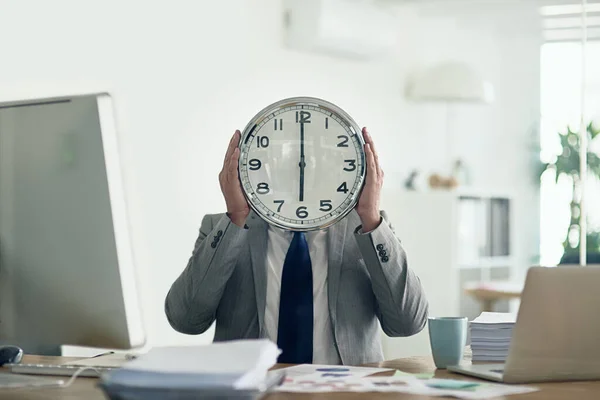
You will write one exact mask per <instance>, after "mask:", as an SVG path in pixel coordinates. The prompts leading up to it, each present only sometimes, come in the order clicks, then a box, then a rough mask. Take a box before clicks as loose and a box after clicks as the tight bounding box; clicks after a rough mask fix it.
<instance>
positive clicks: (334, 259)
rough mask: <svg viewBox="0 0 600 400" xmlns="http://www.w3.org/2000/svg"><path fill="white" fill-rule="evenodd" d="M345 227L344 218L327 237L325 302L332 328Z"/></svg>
mask: <svg viewBox="0 0 600 400" xmlns="http://www.w3.org/2000/svg"><path fill="white" fill-rule="evenodd" d="M347 225H348V221H347V218H344V219H342V220H341V221H339V222H338V223H336V224H334V225H333V226H331V227H330V228H329V233H328V235H327V250H328V256H327V263H328V269H327V301H328V303H329V315H330V317H331V323H332V325H333V326H334V328H335V322H336V317H337V308H336V306H337V296H338V291H339V287H340V273H341V271H342V255H343V254H344V243H345V242H346V228H347ZM334 330H335V329H334Z"/></svg>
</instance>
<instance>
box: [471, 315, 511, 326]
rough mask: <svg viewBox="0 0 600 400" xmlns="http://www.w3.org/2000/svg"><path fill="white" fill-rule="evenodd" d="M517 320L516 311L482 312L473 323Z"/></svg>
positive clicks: (508, 322)
mask: <svg viewBox="0 0 600 400" xmlns="http://www.w3.org/2000/svg"><path fill="white" fill-rule="evenodd" d="M515 322H517V314H516V313H501V312H482V313H481V314H480V315H479V316H478V317H477V318H475V319H474V320H473V321H471V324H514V323H515Z"/></svg>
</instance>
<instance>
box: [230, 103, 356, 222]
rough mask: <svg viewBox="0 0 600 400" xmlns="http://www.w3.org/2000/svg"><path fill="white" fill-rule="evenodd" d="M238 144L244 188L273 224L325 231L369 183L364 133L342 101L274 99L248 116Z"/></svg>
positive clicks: (254, 208)
mask: <svg viewBox="0 0 600 400" xmlns="http://www.w3.org/2000/svg"><path fill="white" fill-rule="evenodd" d="M239 147H240V159H239V166H238V168H239V174H240V181H241V184H242V189H243V192H244V194H245V196H246V198H247V200H248V203H249V205H250V207H251V208H252V209H253V210H254V211H255V212H256V213H257V214H258V215H259V216H260V217H261V218H263V219H264V220H266V221H267V222H268V223H270V224H273V225H275V226H278V227H280V228H284V229H288V230H292V231H311V230H318V229H325V228H327V227H329V226H331V225H332V224H334V223H336V222H337V221H339V220H341V219H342V218H344V217H345V216H346V215H347V214H348V213H349V212H350V211H352V209H353V208H354V207H355V206H356V203H357V201H358V199H359V196H360V193H361V191H362V188H363V184H364V181H365V172H366V170H365V160H366V156H365V152H364V139H363V137H362V133H361V130H360V128H359V127H358V125H357V124H356V122H354V120H353V119H352V118H351V117H350V116H349V115H348V114H347V113H346V112H344V111H343V110H342V109H340V108H339V107H337V106H336V105H334V104H332V103H330V102H327V101H325V100H321V99H317V98H313V97H294V98H288V99H284V100H281V101H278V102H276V103H273V104H271V105H269V106H267V107H266V108H264V109H263V110H261V111H260V112H259V113H258V114H256V116H255V117H254V118H252V120H250V122H249V123H248V125H247V126H246V128H245V129H244V131H243V132H242V135H241V140H240V144H239Z"/></svg>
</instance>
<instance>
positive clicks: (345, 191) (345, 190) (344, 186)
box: [265, 182, 348, 193]
mask: <svg viewBox="0 0 600 400" xmlns="http://www.w3.org/2000/svg"><path fill="white" fill-rule="evenodd" d="M265 185H266V184H265ZM337 191H338V192H342V193H348V187H346V182H344V183H342V184H341V185H340V186H339V187H338V188H337Z"/></svg>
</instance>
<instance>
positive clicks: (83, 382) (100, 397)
mask: <svg viewBox="0 0 600 400" xmlns="http://www.w3.org/2000/svg"><path fill="white" fill-rule="evenodd" d="M64 361H67V359H65V358H62V357H38V356H25V358H24V362H26V363H48V364H50V363H61V362H64ZM368 366H372V367H384V368H395V369H400V370H402V371H405V372H411V373H427V372H433V371H435V366H434V365H433V361H432V360H431V359H430V358H429V357H413V358H403V359H398V360H392V361H386V362H382V363H378V364H369V365H368ZM3 372H4V373H5V372H7V371H6V369H3V368H0V373H3ZM380 375H386V373H383V374H380ZM435 376H436V377H438V378H453V379H474V378H469V377H463V376H461V375H456V374H452V373H449V372H447V371H445V370H439V371H436V372H435ZM532 386H536V387H539V388H541V390H540V391H538V392H533V393H527V394H523V395H514V396H507V397H502V399H506V400H520V399H526V400H541V399H544V400H554V399H556V400H558V399H578V400H586V399H596V400H597V399H599V398H600V381H597V382H566V383H544V384H533V385H532ZM330 398H331V399H351V400H352V399H365V398H368V399H427V398H431V399H441V398H442V397H423V396H414V395H410V394H403V393H337V394H328V393H315V394H292V393H274V394H271V395H269V396H265V397H264V399H265V400H287V399H306V400H321V399H330ZM0 399H1V400H5V399H6V400H8V399H11V400H55V399H57V400H63V399H69V400H71V399H86V400H106V397H105V396H104V394H103V392H102V391H101V390H100V389H98V388H97V387H96V379H95V378H77V379H76V380H75V382H74V383H73V385H72V386H70V387H68V388H45V389H27V390H22V389H21V390H2V391H0Z"/></svg>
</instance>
